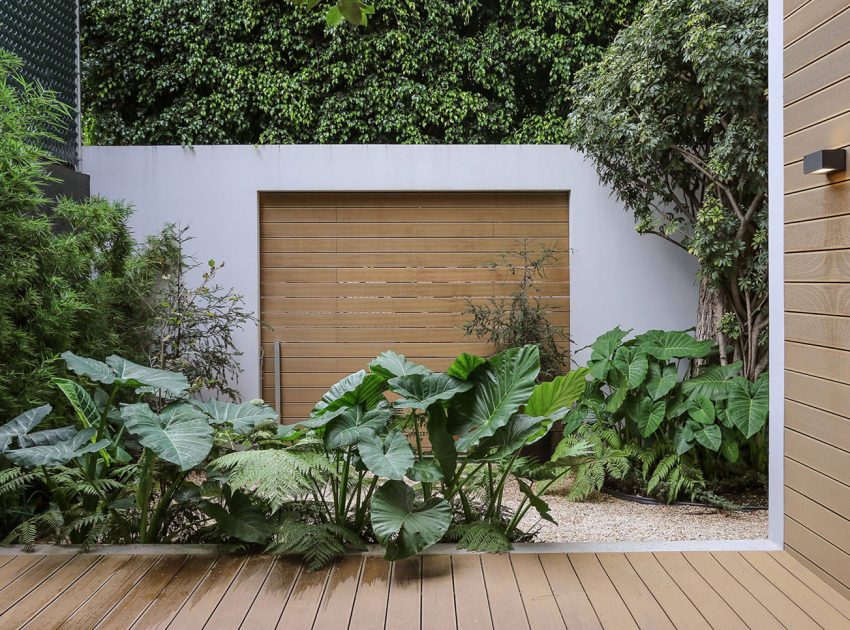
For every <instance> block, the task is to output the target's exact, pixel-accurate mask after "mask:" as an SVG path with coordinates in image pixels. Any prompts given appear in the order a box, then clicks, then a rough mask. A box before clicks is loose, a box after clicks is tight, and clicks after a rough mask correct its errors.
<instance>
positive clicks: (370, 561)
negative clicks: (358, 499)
mask: <svg viewBox="0 0 850 630" xmlns="http://www.w3.org/2000/svg"><path fill="white" fill-rule="evenodd" d="M0 610H2V614H0V628H3V629H7V628H19V627H26V628H38V629H39V630H42V629H45V628H60V627H61V628H72V629H74V630H78V629H86V628H140V629H145V630H147V629H150V628H166V627H168V628H178V629H180V630H183V629H191V628H202V627H204V628H240V627H241V628H247V629H249V630H261V629H263V628H274V627H280V628H290V629H292V630H302V629H306V628H328V629H332V630H339V629H341V628H351V629H354V630H367V629H371V628H376V629H377V628H379V629H383V628H399V629H403V630H410V629H413V628H423V629H434V630H447V629H452V628H457V629H458V630H465V629H467V628H504V629H506V630H518V629H521V628H534V629H545V630H548V629H550V628H553V629H554V628H565V627H567V628H600V627H602V628H614V629H617V630H620V629H626V628H648V629H652V630H655V629H661V628H687V629H689V630H690V629H698V628H721V629H722V630H732V629H734V628H756V629H759V630H762V629H764V628H783V627H788V628H827V629H830V630H831V629H833V628H835V629H839V628H850V601H848V600H846V599H844V598H843V597H842V596H841V595H839V594H838V593H837V592H835V591H834V590H832V589H831V588H830V587H829V586H827V585H826V584H825V583H824V582H822V581H821V580H820V579H819V578H817V577H815V576H814V574H812V573H811V572H809V571H808V569H805V568H804V567H803V566H802V565H801V564H800V563H799V562H797V561H796V560H794V559H793V558H792V557H791V556H789V555H788V554H787V553H782V552H747V553H736V552H720V553H708V552H705V553H695V552H694V553H692V552H686V553H676V552H665V553H599V554H592V553H575V554H554V553H552V554H540V555H537V554H510V555H471V554H468V555H425V556H422V557H421V558H414V559H411V560H407V561H403V562H398V563H396V564H395V565H391V564H390V563H387V562H385V561H384V560H383V559H381V558H379V557H376V556H347V557H345V558H344V559H342V560H341V561H339V562H337V563H336V564H335V565H333V567H331V568H329V569H327V570H322V571H316V572H309V571H306V570H304V569H303V568H302V567H301V566H300V565H299V564H298V563H297V562H294V561H292V560H288V559H283V558H279V559H273V558H271V557H267V556H249V557H245V556H224V555H222V556H215V555H191V556H186V555H116V554H109V555H35V554H27V555H23V554H22V555H6V556H0Z"/></svg>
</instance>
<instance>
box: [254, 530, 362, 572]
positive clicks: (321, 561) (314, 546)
mask: <svg viewBox="0 0 850 630" xmlns="http://www.w3.org/2000/svg"><path fill="white" fill-rule="evenodd" d="M347 546H355V547H362V546H363V541H362V540H360V537H359V536H358V535H357V534H355V533H354V532H352V531H351V530H349V529H346V528H345V527H342V526H340V525H336V524H334V523H321V524H312V523H301V522H298V521H284V522H283V523H282V524H281V525H280V526H279V527H278V528H277V530H276V531H275V534H274V538H273V540H272V543H271V544H270V545H269V546H268V547H267V548H266V552H268V553H272V554H279V555H294V556H300V557H301V558H303V559H304V563H305V564H306V565H307V568H308V569H309V570H310V571H316V570H318V569H321V568H322V567H324V566H326V565H327V564H328V563H330V562H332V561H333V560H334V559H335V558H338V557H340V556H342V555H343V554H345V550H346V547H347Z"/></svg>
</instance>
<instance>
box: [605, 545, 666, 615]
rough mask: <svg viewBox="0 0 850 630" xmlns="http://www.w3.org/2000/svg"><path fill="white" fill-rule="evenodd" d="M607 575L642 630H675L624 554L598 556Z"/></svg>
mask: <svg viewBox="0 0 850 630" xmlns="http://www.w3.org/2000/svg"><path fill="white" fill-rule="evenodd" d="M596 557H597V558H598V559H599V563H600V564H601V565H602V568H603V569H605V573H607V574H608V578H609V579H610V580H611V583H612V584H614V588H616V589H617V592H618V593H619V594H620V597H622V598H623V601H624V602H625V604H626V607H628V609H629V612H631V613H632V617H634V619H635V622H637V624H638V626H640V627H641V628H667V629H669V630H673V624H672V623H671V622H670V619H669V617H668V616H667V613H665V612H664V609H663V608H662V607H661V605H660V604H659V603H658V601H656V599H655V595H654V594H653V593H652V591H650V590H649V589H648V588H647V587H646V584H644V583H643V580H642V579H641V578H640V576H639V575H638V574H637V572H636V571H635V570H634V567H632V565H631V564H630V563H629V561H628V559H627V558H626V556H625V555H624V554H622V553H599V554H596Z"/></svg>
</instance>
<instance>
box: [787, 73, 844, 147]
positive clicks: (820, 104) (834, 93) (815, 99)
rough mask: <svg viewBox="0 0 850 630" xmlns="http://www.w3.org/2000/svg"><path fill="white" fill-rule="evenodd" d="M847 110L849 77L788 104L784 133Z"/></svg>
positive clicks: (811, 124)
mask: <svg viewBox="0 0 850 630" xmlns="http://www.w3.org/2000/svg"><path fill="white" fill-rule="evenodd" d="M842 103H843V105H842ZM848 110H850V77H849V78H845V79H842V80H840V81H838V82H837V83H833V84H832V85H829V86H827V87H825V88H823V89H821V90H820V91H818V92H815V93H814V94H812V95H810V96H807V97H806V98H803V99H801V100H799V101H797V102H796V103H794V104H792V105H788V106H787V107H786V108H785V133H786V134H790V133H793V132H795V131H799V130H801V129H805V128H807V127H811V126H813V125H816V124H818V123H821V122H823V121H826V120H829V119H830V118H835V117H836V116H838V115H839V114H842V113H844V112H846V111H848Z"/></svg>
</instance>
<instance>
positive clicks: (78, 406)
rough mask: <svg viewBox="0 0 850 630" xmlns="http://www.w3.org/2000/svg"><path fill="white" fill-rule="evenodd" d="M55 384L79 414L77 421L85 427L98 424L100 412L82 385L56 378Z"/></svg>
mask: <svg viewBox="0 0 850 630" xmlns="http://www.w3.org/2000/svg"><path fill="white" fill-rule="evenodd" d="M53 382H54V383H55V384H56V386H57V387H58V388H59V391H61V392H62V393H63V394H65V398H67V399H68V402H69V403H71V407H72V408H73V409H74V412H75V413H76V414H77V419H78V420H79V421H80V423H81V424H82V425H83V426H84V427H90V426H93V425H95V424H97V422H98V420H99V419H100V411H99V410H98V408H97V405H96V404H95V402H94V400H93V399H92V397H91V396H89V393H88V392H87V391H86V390H85V389H84V388H83V386H82V385H80V384H79V383H77V382H76V381H71V380H68V379H66V378H54V379H53Z"/></svg>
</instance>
